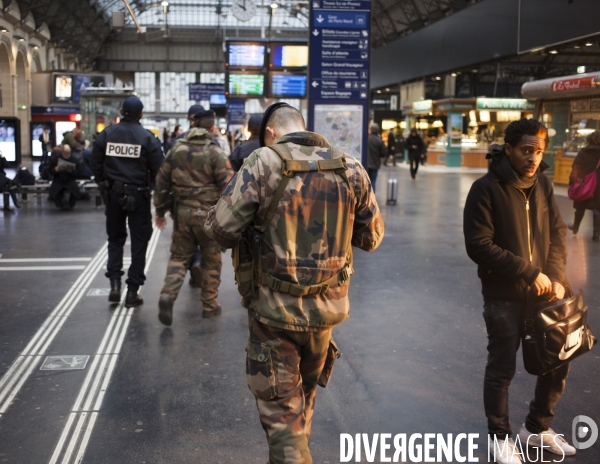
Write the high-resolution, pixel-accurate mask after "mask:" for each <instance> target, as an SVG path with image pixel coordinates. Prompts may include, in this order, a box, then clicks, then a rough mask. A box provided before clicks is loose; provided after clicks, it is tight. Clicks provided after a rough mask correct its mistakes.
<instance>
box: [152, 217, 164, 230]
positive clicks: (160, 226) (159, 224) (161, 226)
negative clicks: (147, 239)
mask: <svg viewBox="0 0 600 464" xmlns="http://www.w3.org/2000/svg"><path fill="white" fill-rule="evenodd" d="M154 224H155V225H156V227H157V228H158V230H163V229H164V228H165V227H166V226H167V218H166V217H160V216H154Z"/></svg>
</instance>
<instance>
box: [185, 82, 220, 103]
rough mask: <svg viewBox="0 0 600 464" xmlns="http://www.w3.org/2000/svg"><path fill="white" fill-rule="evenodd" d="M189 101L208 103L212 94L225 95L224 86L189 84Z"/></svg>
mask: <svg viewBox="0 0 600 464" xmlns="http://www.w3.org/2000/svg"><path fill="white" fill-rule="evenodd" d="M188 86H189V89H188V90H189V100H193V101H206V100H209V99H210V94H211V93H225V86H224V85H223V84H188Z"/></svg>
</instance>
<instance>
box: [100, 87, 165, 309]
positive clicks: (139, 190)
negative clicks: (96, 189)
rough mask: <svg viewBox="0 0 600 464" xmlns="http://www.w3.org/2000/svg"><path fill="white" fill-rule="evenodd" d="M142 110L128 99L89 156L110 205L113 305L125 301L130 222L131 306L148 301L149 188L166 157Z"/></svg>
mask: <svg viewBox="0 0 600 464" xmlns="http://www.w3.org/2000/svg"><path fill="white" fill-rule="evenodd" d="M143 108H144V105H143V104H142V102H141V101H140V99H139V98H137V97H129V98H127V99H126V100H125V101H124V102H123V107H122V108H121V115H122V116H123V119H121V122H120V123H119V124H116V125H114V126H110V127H107V128H106V129H104V130H103V131H102V132H101V133H100V135H98V137H97V138H96V141H95V143H94V149H93V151H92V157H91V165H92V171H93V172H94V176H95V177H96V180H97V182H98V185H99V186H100V188H101V189H102V190H103V196H104V199H105V203H106V232H107V234H108V265H107V272H106V277H108V278H109V279H110V295H109V297H108V301H111V302H115V303H118V302H119V300H120V298H121V276H122V275H123V270H122V268H123V246H124V245H125V241H126V240H127V229H126V223H127V222H128V223H129V232H130V234H131V266H130V267H129V271H128V273H127V295H126V298H125V304H126V305H127V306H138V305H140V304H142V303H143V301H144V300H143V299H142V297H141V296H139V295H138V290H139V288H140V286H141V285H143V284H144V281H145V280H146V276H145V275H144V267H145V265H146V249H147V248H148V241H149V240H150V236H151V235H152V215H151V212H150V188H151V186H152V184H153V183H154V178H155V177H156V173H157V172H158V169H159V168H160V165H161V163H162V161H163V159H164V157H163V153H162V149H161V146H160V142H159V140H158V139H157V138H156V137H155V136H154V134H152V133H151V132H150V131H148V130H146V129H144V128H143V127H142V126H141V125H140V119H141V118H142V110H143Z"/></svg>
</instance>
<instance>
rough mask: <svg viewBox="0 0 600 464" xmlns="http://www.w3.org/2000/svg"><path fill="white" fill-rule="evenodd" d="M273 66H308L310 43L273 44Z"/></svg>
mask: <svg viewBox="0 0 600 464" xmlns="http://www.w3.org/2000/svg"><path fill="white" fill-rule="evenodd" d="M271 66H273V67H277V68H300V67H303V68H305V67H306V66H308V45H272V46H271Z"/></svg>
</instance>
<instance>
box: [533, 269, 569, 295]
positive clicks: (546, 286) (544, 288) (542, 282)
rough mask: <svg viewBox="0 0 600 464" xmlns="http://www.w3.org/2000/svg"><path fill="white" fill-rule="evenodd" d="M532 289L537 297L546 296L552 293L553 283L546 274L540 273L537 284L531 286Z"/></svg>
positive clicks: (536, 280)
mask: <svg viewBox="0 0 600 464" xmlns="http://www.w3.org/2000/svg"><path fill="white" fill-rule="evenodd" d="M561 287H562V285H561ZM531 289H532V290H533V292H534V293H535V294H536V295H537V296H541V295H545V294H546V293H550V292H552V282H550V279H549V278H548V276H547V275H546V274H544V273H543V272H540V273H539V275H538V276H537V278H536V279H535V282H534V283H533V285H532V286H531ZM563 291H564V288H563Z"/></svg>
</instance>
